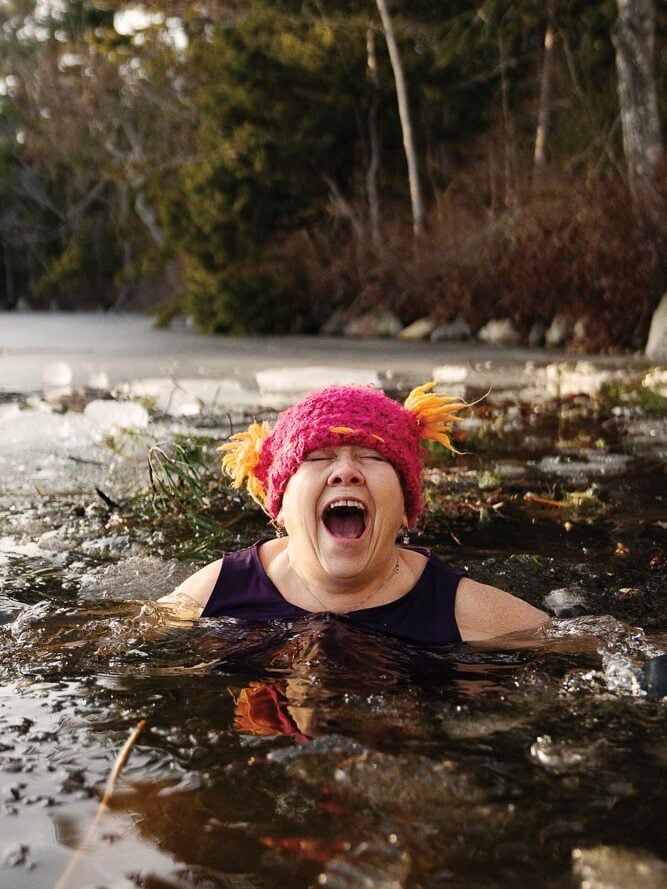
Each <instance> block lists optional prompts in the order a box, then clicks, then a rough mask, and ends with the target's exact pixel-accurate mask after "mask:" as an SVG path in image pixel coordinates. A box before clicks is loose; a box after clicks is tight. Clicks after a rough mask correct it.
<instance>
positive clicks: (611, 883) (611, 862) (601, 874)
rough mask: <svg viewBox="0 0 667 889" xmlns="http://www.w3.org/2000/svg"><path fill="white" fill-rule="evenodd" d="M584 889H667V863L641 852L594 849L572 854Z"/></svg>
mask: <svg viewBox="0 0 667 889" xmlns="http://www.w3.org/2000/svg"><path fill="white" fill-rule="evenodd" d="M572 868H573V871H574V874H575V876H576V878H577V879H578V881H579V885H580V886H581V889H664V887H665V886H667V863H665V862H664V861H662V860H661V859H659V858H656V857H655V856H654V855H651V854H650V853H649V852H645V851H643V850H641V849H624V848H622V847H620V846H593V847H591V848H588V849H573V850H572Z"/></svg>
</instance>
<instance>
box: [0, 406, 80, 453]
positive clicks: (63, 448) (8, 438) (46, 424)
mask: <svg viewBox="0 0 667 889" xmlns="http://www.w3.org/2000/svg"><path fill="white" fill-rule="evenodd" d="M94 439H95V435H94V430H93V428H92V427H91V425H90V423H88V422H87V421H86V420H84V418H83V416H82V415H81V414H72V413H68V414H64V415H63V414H53V413H49V412H46V411H41V410H40V411H33V410H26V411H19V413H18V414H11V415H10V416H9V417H8V418H7V419H6V420H5V421H3V434H2V436H1V437H0V454H6V455H9V456H15V455H19V454H21V455H25V454H26V453H28V452H34V453H41V454H44V455H50V456H54V455H69V456H71V455H72V454H80V453H82V451H85V449H86V448H87V447H90V446H92V445H93V444H94Z"/></svg>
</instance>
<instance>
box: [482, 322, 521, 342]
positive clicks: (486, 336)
mask: <svg viewBox="0 0 667 889" xmlns="http://www.w3.org/2000/svg"><path fill="white" fill-rule="evenodd" d="M477 339H478V340H481V341H482V342H483V343H489V345H492V346H516V345H517V343H518V342H519V334H518V332H517V330H516V328H515V327H514V324H513V323H512V320H511V319H510V318H499V319H496V320H492V321H489V322H487V323H486V324H485V325H484V327H482V329H481V330H480V331H478V333H477Z"/></svg>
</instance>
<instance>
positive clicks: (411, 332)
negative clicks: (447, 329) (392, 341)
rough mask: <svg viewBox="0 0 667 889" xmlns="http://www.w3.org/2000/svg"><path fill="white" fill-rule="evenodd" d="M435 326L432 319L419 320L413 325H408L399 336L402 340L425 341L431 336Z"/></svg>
mask: <svg viewBox="0 0 667 889" xmlns="http://www.w3.org/2000/svg"><path fill="white" fill-rule="evenodd" d="M434 327H435V324H434V322H433V321H431V319H430V318H418V319H417V320H416V321H413V322H412V324H408V326H407V327H404V328H403V330H401V332H400V333H399V334H398V336H399V339H402V340H425V339H426V338H427V337H428V336H430V334H431V332H432V331H433V328H434Z"/></svg>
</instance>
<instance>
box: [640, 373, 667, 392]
mask: <svg viewBox="0 0 667 889" xmlns="http://www.w3.org/2000/svg"><path fill="white" fill-rule="evenodd" d="M642 386H645V387H646V388H647V389H653V391H654V392H657V393H658V395H662V396H663V397H664V398H667V368H664V367H654V368H653V370H650V371H649V372H648V373H647V374H646V376H645V377H644V379H643V380H642Z"/></svg>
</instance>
